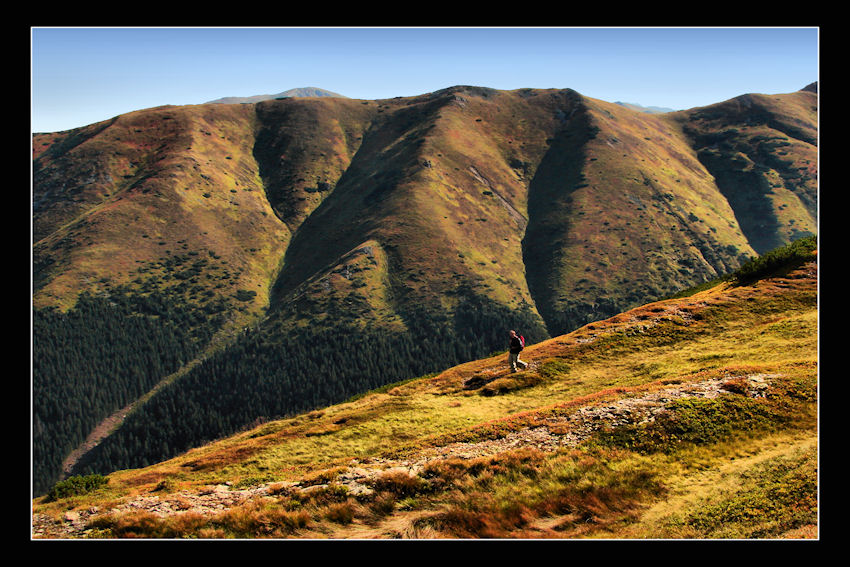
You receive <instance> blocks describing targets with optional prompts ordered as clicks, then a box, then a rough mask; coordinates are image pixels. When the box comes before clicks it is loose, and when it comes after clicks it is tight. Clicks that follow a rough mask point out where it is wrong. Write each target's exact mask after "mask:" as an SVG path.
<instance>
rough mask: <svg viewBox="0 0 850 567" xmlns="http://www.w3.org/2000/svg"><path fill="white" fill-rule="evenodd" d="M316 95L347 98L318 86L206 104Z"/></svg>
mask: <svg viewBox="0 0 850 567" xmlns="http://www.w3.org/2000/svg"><path fill="white" fill-rule="evenodd" d="M316 96H329V97H335V98H347V97H345V96H343V95H341V94H337V93H334V92H331V91H326V90H324V89H319V88H316V87H304V88H301V89H289V90H288V91H283V92H282V93H278V94H267V95H255V96H228V97H224V98H219V99H216V100H211V101H209V102H207V103H206V104H245V103H255V102H262V101H264V100H275V99H278V98H295V97H316Z"/></svg>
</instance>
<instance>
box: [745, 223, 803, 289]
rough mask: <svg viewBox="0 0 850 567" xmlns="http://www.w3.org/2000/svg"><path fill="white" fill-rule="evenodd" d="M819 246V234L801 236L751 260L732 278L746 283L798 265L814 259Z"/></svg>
mask: <svg viewBox="0 0 850 567" xmlns="http://www.w3.org/2000/svg"><path fill="white" fill-rule="evenodd" d="M817 247H818V241H817V235H811V236H806V237H804V238H800V239H799V240H795V241H794V242H792V243H791V244H788V245H787V246H783V247H782V248H777V249H776V250H772V251H770V252H767V253H766V254H762V255H761V256H759V257H757V258H753V259H752V260H749V261H748V262H746V263H745V264H744V265H743V266H741V267H740V268H738V269H737V270H736V271H735V272H734V273H733V274H732V278H733V279H734V280H735V281H736V282H737V283H739V284H741V285H745V284H748V283H751V282H754V281H756V280H758V279H760V278H763V277H765V276H767V275H770V274H771V273H773V272H776V271H779V270H780V269H783V268H786V269H787V268H792V267H796V266H798V265H800V264H802V263H803V262H806V261H810V260H812V254H813V253H814V251H815V250H817Z"/></svg>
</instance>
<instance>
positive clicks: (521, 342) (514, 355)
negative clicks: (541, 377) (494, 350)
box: [508, 330, 528, 372]
mask: <svg viewBox="0 0 850 567" xmlns="http://www.w3.org/2000/svg"><path fill="white" fill-rule="evenodd" d="M510 336H511V348H510V355H509V356H508V357H509V359H510V361H511V372H516V366H517V364H519V365H520V366H521V367H522V369H523V370H525V369H526V368H528V363H527V362H523V361H521V360H520V359H519V353H520V352H522V349H523V348H525V337H522V336H520V335H517V334H516V331H513V330H512V331H511V332H510Z"/></svg>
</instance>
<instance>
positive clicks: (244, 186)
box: [33, 86, 817, 470]
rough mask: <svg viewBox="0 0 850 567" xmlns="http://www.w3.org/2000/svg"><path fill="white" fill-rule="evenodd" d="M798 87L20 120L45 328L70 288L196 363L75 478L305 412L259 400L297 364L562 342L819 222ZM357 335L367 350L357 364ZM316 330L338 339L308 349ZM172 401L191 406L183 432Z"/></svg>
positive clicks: (384, 364)
mask: <svg viewBox="0 0 850 567" xmlns="http://www.w3.org/2000/svg"><path fill="white" fill-rule="evenodd" d="M816 102H817V98H816V95H815V94H814V93H813V92H811V90H809V91H807V92H802V91H801V92H799V93H791V94H788V95H771V96H767V95H745V97H743V98H742V97H738V98H737V99H733V100H732V101H727V102H726V103H719V104H718V105H713V106H711V107H705V108H702V109H693V110H690V111H679V112H677V113H670V114H669V115H668V114H665V115H650V114H647V113H637V112H634V111H631V110H629V109H625V108H623V107H621V106H619V105H615V104H614V103H607V102H603V101H597V100H594V99H589V98H587V97H584V96H582V95H580V94H579V93H577V92H575V91H572V90H570V89H550V90H535V89H519V90H516V91H498V90H495V89H487V88H484V87H473V86H457V87H451V88H448V89H443V90H440V91H436V92H434V93H429V94H427V95H422V96H417V97H404V98H399V99H387V100H379V101H361V100H352V99H343V98H334V97H321V98H287V99H283V100H273V101H264V102H260V103H257V104H252V105H212V104H210V105H195V106H188V107H159V108H156V109H148V110H144V111H138V112H134V113H129V114H127V115H122V116H120V117H116V118H115V119H113V120H110V121H105V122H102V123H98V124H94V125H90V126H88V127H85V128H81V129H77V130H75V131H72V132H70V133H60V134H47V135H36V136H34V137H33V157H34V166H33V167H34V172H33V178H34V190H33V197H34V219H33V238H34V244H33V260H34V274H33V278H34V297H33V303H34V306H35V307H36V308H37V309H42V308H48V307H49V306H57V307H59V312H58V313H56V314H55V316H56V317H57V318H59V319H58V320H59V321H63V320H64V319H63V318H70V317H71V315H62V313H66V312H67V313H69V314H73V316H74V317H77V316H83V315H78V312H79V310H76V311H75V310H74V309H76V308H74V307H73V306H74V305H75V303H76V302H77V297H79V296H80V293H81V292H85V293H87V294H89V295H90V296H91V297H92V299H89V300H86V301H88V302H90V303H86V309H89V307H88V306H89V305H91V309H94V310H98V309H99V310H102V311H92V312H102V313H106V314H110V313H112V314H116V316H117V314H118V312H119V310H120V313H126V315H120V317H122V318H125V319H121V320H122V321H123V320H126V321H131V320H133V319H132V317H139V316H141V317H143V318H146V319H147V318H150V320H151V322H152V323H154V322H155V323H156V325H160V326H163V325H164V327H165V328H171V326H173V327H174V328H173V329H172V331H176V330H180V332H185V333H188V336H187V337H186V338H185V339H184V338H181V337H179V336H178V335H175V337H177V338H175V339H174V340H175V341H178V342H179V344H180V346H175V349H176V352H179V354H175V356H174V361H175V363H181V364H185V363H186V359H187V357H195V356H201V355H200V354H199V352H204V353H206V354H204V355H203V356H204V357H205V358H204V362H203V363H199V364H197V366H196V367H195V368H194V369H193V371H192V372H188V373H186V375H185V376H183V377H181V378H180V379H179V380H176V381H175V383H174V384H173V387H172V388H169V389H163V391H162V392H160V393H158V394H157V395H156V396H153V397H152V398H151V400H150V401H149V402H148V403H146V404H145V405H146V406H149V407H150V408H151V409H150V411H151V412H154V411H155V412H156V413H157V415H160V416H163V415H164V416H167V419H163V421H161V422H160V423H161V425H162V427H161V428H160V429H161V431H149V430H147V429H146V428H147V427H149V426H146V425H145V423H144V420H145V419H146V418H145V417H144V416H145V415H146V413H145V410H144V408H141V409H140V410H139V411H138V412H137V413H136V414H134V416H131V417H129V418H128V420H126V422H125V424H124V425H122V427H120V428H119V429H118V430H117V431H116V433H115V434H113V436H110V438H108V439H107V440H106V441H105V442H104V443H102V444H101V445H100V446H99V447H97V448H96V449H95V450H94V451H93V452H92V456H93V457H95V458H96V459H100V461H97V460H96V461H95V463H100V464H96V465H95V467H96V468H98V467H99V468H98V469H97V470H103V467H104V466H106V465H105V463H107V462H111V463H114V464H116V465H117V463H120V465H117V466H120V467H127V466H131V465H133V466H137V464H138V463H139V462H140V461H139V460H138V459H152V458H153V459H160V458H162V457H163V455H166V454H169V453H172V452H173V451H174V450H182V449H186V448H188V446H191V444H193V443H197V442H199V441H200V440H202V439H205V438H209V436H213V437H218V436H221V435H223V434H224V433H225V432H226V431H231V430H232V429H233V428H234V427H235V428H239V427H242V426H244V424H245V423H248V422H250V421H251V420H253V419H257V418H259V417H262V416H265V417H269V416H270V415H280V414H285V413H287V412H289V411H296V410H301V409H304V408H302V407H301V406H297V407H296V406H293V407H288V406H284V405H279V404H277V405H276V404H275V400H276V399H278V398H279V399H281V400H283V399H290V398H291V397H292V395H291V394H287V393H286V390H285V388H284V386H283V385H284V384H287V383H289V381H294V380H295V379H294V378H293V377H292V376H291V375H289V374H287V373H288V372H289V373H291V372H303V375H299V376H300V377H299V378H298V381H299V382H298V383H299V384H302V382H300V381H303V385H300V386H298V388H303V389H298V388H295V387H294V386H293V388H294V389H293V390H292V391H298V392H300V393H299V394H298V395H297V396H294V398H297V400H293V403H298V404H302V403H306V404H308V405H309V404H311V403H313V404H316V403H320V402H321V403H325V400H328V401H330V400H334V399H339V397H341V396H343V397H344V396H349V395H353V394H355V393H356V392H357V391H358V389H360V390H362V389H363V388H366V389H368V388H374V387H377V386H380V385H381V383H382V382H383V383H386V382H392V381H395V380H398V379H399V378H403V377H406V376H412V375H417V373H418V375H421V374H424V373H427V372H430V371H437V370H439V369H440V365H445V364H452V363H459V362H462V361H463V360H469V359H470V358H475V357H480V356H483V355H485V354H487V353H489V352H493V351H495V350H499V349H500V348H501V346H502V344H503V341H504V336H503V331H502V329H503V328H504V327H507V326H510V327H519V328H521V329H524V330H526V331H527V332H526V333H525V335H526V337H527V338H530V339H531V341H532V342H537V341H540V340H543V339H545V338H547V337H551V336H557V335H559V334H563V333H564V332H569V330H572V329H575V328H577V327H580V326H581V325H584V324H586V323H588V322H590V321H594V320H599V319H605V318H607V317H610V316H612V315H614V314H616V313H619V312H620V311H622V310H623V309H625V308H627V307H628V306H633V305H638V304H642V303H643V302H645V301H647V300H650V299H654V298H659V297H663V296H666V295H670V294H672V293H674V292H676V291H678V290H680V289H682V288H685V287H689V286H691V285H696V284H698V283H701V282H703V281H706V280H708V279H712V278H714V277H716V276H718V275H721V274H722V273H728V272H729V271H731V270H733V269H735V268H737V267H738V266H739V265H740V264H741V262H742V261H743V259H745V258H747V257H752V256H755V255H756V254H758V253H761V252H764V251H766V250H768V249H770V246H771V245H772V244H774V243H782V242H789V241H791V240H792V239H794V238H797V237H799V236H802V235H805V234H810V233H813V232H815V227H816V224H817V217H816V203H817V194H816V190H817V188H816V179H817V161H816V155H817V146H816V141H817V138H816V135H813V134H812V132H815V134H816V129H815V128H816V124H817V122H816V112H817V108H816ZM718 185H719V186H718ZM733 205H734V206H733ZM760 227H761V228H760ZM748 232H749V234H750V235H752V234H759V235H763V236H761V237H760V238H762V239H761V240H751V239H752V236H750V237H748V236H747V233H748ZM754 245H755V246H754ZM68 310H70V311H68ZM125 310H126V311H125ZM38 313H39V315H38V316H39V317H41V315H40V313H41V312H40V311H39V312H38ZM104 316H105V315H104ZM51 317H52V315H51ZM52 324H53V325H54V326H56V325H57V324H58V323H52ZM69 324H70V321H69ZM246 327H247V330H245V329H246ZM39 328H40V327H39ZM155 328H159V327H155ZM155 328H154V327H151V330H150V332H152V333H154V332H155V333H159V332H162V331H158V330H155ZM243 330H244V332H243ZM169 332H171V331H169ZM293 333H298V336H299V340H303V341H306V342H307V344H310V341H316V346H315V347H314V349H313V350H315V353H314V354H310V353H309V352H303V353H302V352H301V351H298V353H297V357H298V358H297V360H299V366H300V367H301V368H298V369H290V368H288V367H287V363H286V360H285V359H282V358H280V356H281V355H280V354H279V352H280V351H281V349H282V348H283V346H284V345H287V343H289V342H292V341H291V340H290V339H288V337H289V336H290V335H292V334H293ZM361 335H362V337H363V339H358V340H364V342H368V341H366V340H365V339H366V338H367V337H368V339H369V341H371V340H373V339H374V340H375V344H376V345H377V344H381V345H384V346H382V347H379V348H378V349H377V352H374V353H373V352H371V351H370V352H369V354H368V356H363V353H360V352H358V350H357V346H356V345H357V344H358V342H357V341H355V339H354V338H353V337H358V336H361ZM442 335H446V336H448V337H451V339H450V340H449V341H447V343H448V344H441V343H440V342H439V341H438V340H437V339H436V337H440V336H442ZM320 337H321V338H320ZM35 339H36V342H38V341H39V337H38V336H36V337H35ZM178 339H179V340H178ZM103 340H107V341H108V340H109V338H108V336H106V337H103ZM169 340H171V339H169ZM186 341H188V343H187V342H186ZM323 341H324V342H323ZM381 341H389V343H384V342H381ZM325 342H327V344H342V345H345V348H348V347H347V345H348V344H351V345H352V346H351V347H350V348H351V349H352V350H351V351H350V353H349V354H347V355H344V354H343V351H334V350H328V351H327V354H322V355H320V354H319V353H320V352H322V353H324V352H325V351H324V350H323V349H324V346H321V347H320V346H319V345H320V344H321V345H324V344H325ZM175 344H176V343H175ZM187 344H191V345H194V346H193V347H192V348H195V349H199V350H196V351H195V352H194V354H192V353H190V352H189V351H186V350H185V348H186V345H187ZM296 347H297V345H296ZM297 348H301V347H297ZM337 348H344V347H337ZM387 352H393V353H395V352H399V353H405V354H404V356H405V357H409V358H406V359H404V360H390V359H388V358H387V356H388V355H387V354H386V353H387ZM39 353H41V351H39ZM382 353H383V354H382ZM295 355H296V353H294V352H293V356H295ZM40 356H42V355H41V354H40ZM43 356H46V357H48V358H49V357H51V356H55V355H53V354H51V353H50V352H49V350H48V351H47V352H45V353H44V354H43ZM99 356H102V355H99ZM319 356H321V357H322V358H321V359H320V358H318V357H319ZM381 357H383V358H381ZM414 360H415V361H416V362H414ZM331 363H333V364H335V365H338V368H337V367H330V366H327V365H329V364H331ZM128 364H130V363H129V362H128ZM252 364H256V367H254V366H251V365H252ZM360 364H363V367H362V368H361V367H360V366H359V365H360ZM234 365H235V366H234ZM373 366H374V368H373ZM281 367H287V369H286V370H285V371H284V370H283V369H282V368H281ZM224 368H228V369H229V370H228V371H227V372H224V371H223V369H224ZM267 368H271V369H272V374H273V376H272V375H269V376H268V377H267V378H263V379H262V380H261V379H260V376H261V375H262V374H263V373H265V372H266V370H264V369H267ZM317 368H321V369H322V370H321V374H322V378H317V372H318V370H317ZM175 370H177V368H170V367H169V372H173V371H175ZM137 374H138V373H137V372H136V371H132V372H130V373H129V374H128V375H127V377H124V375H123V374H122V375H121V377H120V378H118V379H116V380H115V381H116V382H119V383H121V384H123V383H124V382H125V381H127V382H129V381H133V380H136V378H135V377H133V376H136V375H137ZM230 376H233V377H235V376H242V378H241V380H243V382H244V384H245V385H246V386H245V387H247V385H250V387H251V388H252V389H254V390H256V392H258V393H257V394H254V395H256V396H260V394H259V392H262V391H264V390H263V388H267V387H274V388H284V389H283V390H282V391H279V390H276V389H275V390H271V391H269V392H266V394H265V395H263V396H260V399H257V400H252V401H250V402H249V401H246V400H244V399H242V396H243V394H242V393H241V392H240V389H239V388H240V386H239V385H237V384H238V382H232V380H235V378H230ZM333 377H336V378H333ZM57 380H59V378H58V377H57ZM146 380H152V381H153V383H156V377H153V376H152V377H150V378H146ZM361 381H362V382H361ZM36 382H37V385H39V384H40V380H37V381H36ZM145 384H146V386H144V387H145V388H150V384H151V383H150V382H145ZM57 387H61V386H60V385H57ZM206 387H211V388H214V390H215V391H216V392H217V393H216V394H215V397H212V396H210V395H209V394H208V393H207V392H206V389H205V388H206ZM37 391H38V392H41V390H37ZM272 392H273V393H272ZM320 392H321V393H320ZM134 396H135V395H134ZM45 397H46V398H49V399H50V401H51V403H52V402H53V400H52V397H53V394H45ZM218 398H221V399H220V400H218ZM133 399H135V398H134V397H131V398H129V399H125V398H121V399H118V400H116V402H115V403H112V405H111V406H110V407H109V408H108V409H103V410H99V411H100V413H101V419H102V418H105V417H106V416H107V415H109V414H110V413H112V412H113V411H115V410H117V409H119V408H121V407H124V406H125V405H127V404H128V403H130V402H131V401H132V400H133ZM169 400H170V401H169ZM176 400H181V401H180V402H177V401H176ZM214 402H215V403H220V405H215V404H214ZM178 403H180V404H186V405H187V407H192V408H193V410H192V411H197V412H200V414H202V415H204V417H203V418H201V417H197V418H196V419H195V420H194V421H195V423H193V424H181V423H180V420H178V419H177V418H176V416H177V413H175V412H176V410H175V407H176V406H175V405H174V404H178ZM153 408H158V409H156V410H154V409H153ZM223 408H229V409H228V410H227V414H228V415H227V416H222V415H221V414H222V413H223V412H224V411H225V410H224V409H223ZM237 409H238V411H237ZM243 411H244V412H245V413H244V414H243ZM252 412H253V413H252ZM36 413H37V417H38V419H39V420H41V419H42V418H43V419H44V420H45V421H44V422H43V423H46V424H49V421H48V418H47V417H44V415H43V414H41V413H40V411H37V412H36ZM66 413H67V414H71V415H81V410H79V409H73V410H71V409H68V410H67V411H66ZM229 416H232V419H233V420H234V421H232V422H228V423H227V424H226V425H224V426H222V425H221V424H220V423H218V420H219V419H220V418H222V417H229ZM172 418H173V421H172ZM240 420H243V421H240ZM39 423H42V422H41V421H39ZM166 424H167V425H166ZM90 427H93V424H92V426H87V428H90ZM172 427H174V428H178V429H180V428H185V427H194V428H195V429H196V430H195V431H192V432H190V431H188V430H182V429H180V432H179V433H177V432H170V428H172ZM36 430H37V431H42V428H41V426H39V427H37V428H36ZM160 435H164V436H165V437H163V438H162V439H158V440H157V441H156V442H154V439H155V438H157V437H159V436H160ZM42 438H46V437H42V436H39V439H42ZM84 438H85V435H82V438H80V439H78V440H77V441H76V442H75V443H74V444H73V445H72V446H71V447H68V448H67V449H62V450H60V451H58V453H61V455H59V457H60V458H58V462H56V463H55V464H54V465H51V466H55V467H57V468H58V467H59V466H60V465H61V461H62V459H63V458H64V456H65V454H67V453H68V452H70V450H71V449H73V447H74V446H76V444H79V443H82V442H83V440H84ZM146 443H147V444H160V445H161V448H158V447H148V448H144V447H143V445H144V444H146ZM134 444H135V445H134ZM187 444H188V445H187ZM131 447H137V448H135V449H132V450H131V449H130V448H131ZM126 452H129V453H131V454H133V455H135V456H133V457H132V458H131V457H129V456H126V455H123V453H126ZM40 455H41V450H40V449H39V450H38V451H37V456H38V458H41V457H40ZM51 458H53V459H55V456H54V457H51ZM127 459H130V460H127ZM133 459H136V460H133ZM38 462H39V463H41V461H38ZM42 466H43V465H41V464H40V465H39V467H42ZM85 466H91V465H89V464H86V465H85ZM44 467H45V468H47V467H46V465H44ZM80 470H85V469H80Z"/></svg>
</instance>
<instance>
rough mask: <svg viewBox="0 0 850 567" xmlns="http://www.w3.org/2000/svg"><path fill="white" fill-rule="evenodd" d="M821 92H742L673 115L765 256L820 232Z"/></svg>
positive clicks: (672, 117) (739, 220)
mask: <svg viewBox="0 0 850 567" xmlns="http://www.w3.org/2000/svg"><path fill="white" fill-rule="evenodd" d="M817 101H818V98H817V93H816V92H812V91H811V90H808V89H804V90H801V91H798V92H796V93H789V94H782V95H759V94H749V95H742V96H739V97H736V98H734V99H731V100H729V101H726V102H722V103H717V104H714V105H711V106H707V107H704V108H695V109H692V110H688V111H683V112H677V113H673V114H670V115H668V119H670V120H672V121H674V122H676V123H678V124H680V125H681V128H682V130H683V132H684V133H685V134H686V135H687V137H688V139H689V141H690V143H691V144H692V145H693V147H694V149H695V150H696V152H697V156H698V158H699V160H700V162H701V163H703V164H704V165H705V167H706V168H707V169H708V171H709V172H710V173H711V174H712V176H714V178H715V180H716V184H717V188H718V190H719V191H720V192H721V193H722V194H723V196H724V197H725V198H726V199H727V200H728V202H729V204H730V205H731V206H732V208H733V210H734V211H735V218H736V221H737V223H738V225H739V226H740V227H741V230H742V232H743V233H744V235H745V236H746V237H747V239H748V241H749V242H750V245H751V246H752V247H753V249H754V250H755V251H756V252H758V253H759V254H761V253H764V252H766V251H768V250H772V249H773V248H776V247H778V246H781V245H783V244H786V243H787V242H789V241H792V240H795V239H796V238H798V237H799V236H801V235H805V234H807V233H813V232H816V227H817V191H818V185H817V180H818V169H817V166H818V106H817Z"/></svg>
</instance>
